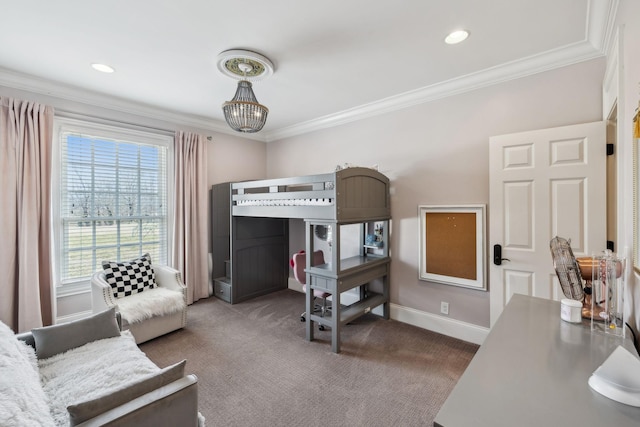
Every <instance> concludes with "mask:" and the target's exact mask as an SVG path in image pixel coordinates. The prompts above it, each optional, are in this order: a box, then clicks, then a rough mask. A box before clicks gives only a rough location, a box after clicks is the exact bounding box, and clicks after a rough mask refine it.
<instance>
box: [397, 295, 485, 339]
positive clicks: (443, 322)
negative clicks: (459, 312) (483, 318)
mask: <svg viewBox="0 0 640 427" xmlns="http://www.w3.org/2000/svg"><path fill="white" fill-rule="evenodd" d="M390 308H391V318H392V319H394V320H397V321H399V322H403V323H408V324H410V325H413V326H417V327H419V328H423V329H428V330H430V331H433V332H437V333H439V334H442V335H447V336H450V337H453V338H457V339H460V340H463V341H467V342H472V343H474V344H478V345H480V344H482V343H483V342H484V340H485V338H487V335H488V334H489V328H484V327H482V326H478V325H474V324H472V323H467V322H461V321H460V320H455V319H449V318H447V317H443V316H438V315H437V314H433V313H427V312H425V311H420V310H416V309H414V308H409V307H404V306H401V305H398V304H393V303H392V304H391V306H390Z"/></svg>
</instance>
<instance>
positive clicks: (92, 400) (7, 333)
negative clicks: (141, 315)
mask: <svg viewBox="0 0 640 427" xmlns="http://www.w3.org/2000/svg"><path fill="white" fill-rule="evenodd" d="M115 318H116V316H115V310H113V309H111V310H108V311H105V312H103V313H99V314H97V315H93V316H91V317H88V318H84V319H81V320H77V321H74V322H70V323H66V324H60V325H55V326H50V327H46V328H37V329H34V330H32V331H31V332H28V333H23V334H19V335H14V334H13V331H11V329H10V328H9V327H8V326H7V325H5V324H4V323H2V322H0V425H1V426H3V427H14V426H15V427H18V426H20V427H22V426H45V427H48V426H69V425H71V426H76V425H77V426H84V427H87V426H103V425H111V426H115V425H117V426H178V425H179V426H193V427H195V426H197V425H199V424H200V425H203V424H204V419H203V418H202V417H200V416H199V414H198V388H197V378H196V377H195V376H194V375H185V374H184V367H185V362H186V361H184V360H183V361H182V362H180V363H177V364H175V365H172V366H169V367H167V368H164V369H160V368H159V367H157V366H156V365H155V364H154V363H153V362H152V361H151V360H149V359H148V358H147V357H146V356H145V354H144V353H142V352H141V351H140V350H139V349H138V346H137V345H136V344H135V341H134V338H133V335H131V333H130V332H128V331H125V332H122V333H121V332H120V329H119V326H118V325H117V323H116V320H115Z"/></svg>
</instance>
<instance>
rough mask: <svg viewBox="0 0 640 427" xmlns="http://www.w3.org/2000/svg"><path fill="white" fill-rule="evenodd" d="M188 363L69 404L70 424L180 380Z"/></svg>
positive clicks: (167, 368) (184, 362)
mask: <svg viewBox="0 0 640 427" xmlns="http://www.w3.org/2000/svg"><path fill="white" fill-rule="evenodd" d="M186 363H187V361H186V360H183V361H181V362H178V363H176V364H175V365H171V366H167V367H166V368H164V369H161V370H160V371H158V372H157V373H155V374H153V375H152V376H150V377H148V378H145V379H143V380H140V381H138V382H136V383H133V384H130V385H128V386H126V387H123V388H121V389H119V390H116V391H114V392H113V393H109V394H107V395H104V396H100V397H98V398H95V399H91V400H87V401H86V402H81V403H77V404H74V405H69V406H67V412H69V424H70V425H71V426H75V425H78V424H81V423H83V422H85V421H87V420H89V419H91V418H93V417H96V416H98V415H100V414H102V413H104V412H106V411H109V410H111V409H113V408H116V407H118V406H120V405H123V404H125V403H127V402H130V401H132V400H133V399H136V398H138V397H140V396H142V395H144V394H147V393H150V392H152V391H154V390H157V389H159V388H160V387H163V386H165V385H167V384H170V383H172V382H174V381H177V380H179V379H180V378H182V377H184V366H185V364H186Z"/></svg>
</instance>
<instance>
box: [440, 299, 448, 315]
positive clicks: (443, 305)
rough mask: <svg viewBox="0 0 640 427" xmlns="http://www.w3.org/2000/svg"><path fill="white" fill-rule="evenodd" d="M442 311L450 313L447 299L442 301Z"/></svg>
mask: <svg viewBox="0 0 640 427" xmlns="http://www.w3.org/2000/svg"><path fill="white" fill-rule="evenodd" d="M440 313H442V314H446V315H449V303H448V302H445V301H441V302H440Z"/></svg>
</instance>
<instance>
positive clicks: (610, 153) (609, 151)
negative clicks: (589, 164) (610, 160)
mask: <svg viewBox="0 0 640 427" xmlns="http://www.w3.org/2000/svg"><path fill="white" fill-rule="evenodd" d="M614 151H615V150H614V148H613V144H607V156H613V153H614Z"/></svg>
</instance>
